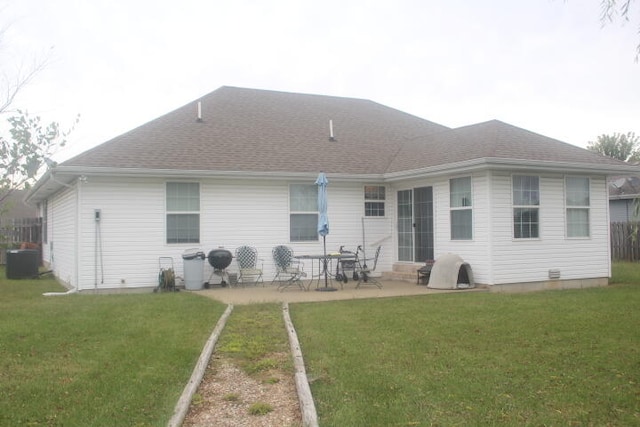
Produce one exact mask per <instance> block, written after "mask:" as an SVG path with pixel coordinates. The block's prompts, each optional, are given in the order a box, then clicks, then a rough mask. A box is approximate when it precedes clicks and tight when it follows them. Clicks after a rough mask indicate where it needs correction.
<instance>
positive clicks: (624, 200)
mask: <svg viewBox="0 0 640 427" xmlns="http://www.w3.org/2000/svg"><path fill="white" fill-rule="evenodd" d="M639 197H640V177H638V176H616V177H612V178H611V179H610V180H609V217H610V219H611V222H635V221H639V220H640V216H639V215H638V214H636V207H635V203H636V202H635V200H636V199H637V198H639Z"/></svg>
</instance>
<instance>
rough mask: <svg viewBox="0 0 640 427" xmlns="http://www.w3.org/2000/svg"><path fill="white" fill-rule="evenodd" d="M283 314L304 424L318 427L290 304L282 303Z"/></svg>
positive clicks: (308, 426)
mask: <svg viewBox="0 0 640 427" xmlns="http://www.w3.org/2000/svg"><path fill="white" fill-rule="evenodd" d="M282 316H283V318H284V323H285V326H286V328H287V334H288V335H289V345H290V347H291V354H292V356H293V365H294V369H295V381H296V390H297V392H298V401H299V402H300V412H302V425H303V426H304V427H317V426H318V414H317V413H316V406H315V404H314V403H313V396H312V395H311V388H310V387H309V381H308V379H307V372H306V370H305V368H304V360H303V359H302V350H301V349H300V343H299V341H298V335H297V334H296V330H295V328H294V327H293V322H291V317H290V316H289V304H288V303H286V302H284V303H282Z"/></svg>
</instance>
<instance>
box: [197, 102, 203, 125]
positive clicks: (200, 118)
mask: <svg viewBox="0 0 640 427" xmlns="http://www.w3.org/2000/svg"><path fill="white" fill-rule="evenodd" d="M197 121H199V122H201V121H202V101H198V118H197Z"/></svg>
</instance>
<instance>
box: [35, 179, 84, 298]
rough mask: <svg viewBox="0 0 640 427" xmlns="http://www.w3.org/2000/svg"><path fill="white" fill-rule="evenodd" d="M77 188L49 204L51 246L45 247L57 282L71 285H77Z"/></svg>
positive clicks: (61, 193)
mask: <svg viewBox="0 0 640 427" xmlns="http://www.w3.org/2000/svg"><path fill="white" fill-rule="evenodd" d="M76 191H78V190H77V189H75V188H74V189H64V190H63V191H62V192H60V193H58V194H57V195H56V197H55V198H52V199H51V200H49V202H48V203H47V205H48V208H49V218H48V219H49V226H48V227H47V229H48V230H47V234H48V235H49V238H48V243H47V244H46V245H43V259H44V260H45V261H47V262H49V264H50V268H51V269H53V270H54V271H55V273H56V276H57V277H58V279H60V280H61V281H62V282H64V283H65V284H67V285H68V286H72V287H76V286H77V284H78V272H77V269H76V266H77V258H76V254H77V246H76V244H77V240H78V228H77V222H78V215H77V212H78V202H77V194H76Z"/></svg>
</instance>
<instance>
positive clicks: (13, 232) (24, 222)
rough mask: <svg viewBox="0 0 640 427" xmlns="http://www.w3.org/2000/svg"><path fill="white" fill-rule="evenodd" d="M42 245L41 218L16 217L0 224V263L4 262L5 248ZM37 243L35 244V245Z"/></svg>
mask: <svg viewBox="0 0 640 427" xmlns="http://www.w3.org/2000/svg"><path fill="white" fill-rule="evenodd" d="M25 243H28V244H29V245H28V246H29V248H33V247H37V248H38V249H40V248H41V247H42V218H16V219H10V220H6V221H4V222H3V223H2V224H0V264H6V263H7V260H6V251H7V249H20V247H21V246H23V244H25ZM36 245H37V246H36Z"/></svg>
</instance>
